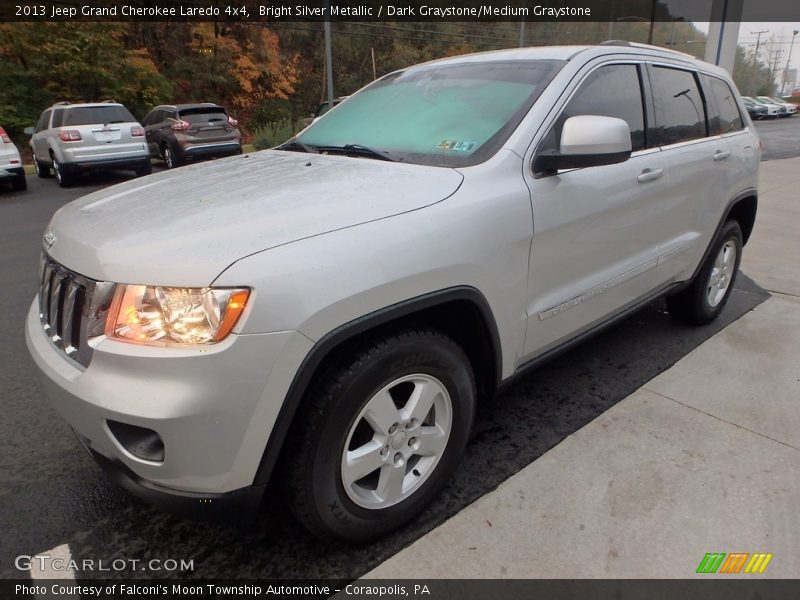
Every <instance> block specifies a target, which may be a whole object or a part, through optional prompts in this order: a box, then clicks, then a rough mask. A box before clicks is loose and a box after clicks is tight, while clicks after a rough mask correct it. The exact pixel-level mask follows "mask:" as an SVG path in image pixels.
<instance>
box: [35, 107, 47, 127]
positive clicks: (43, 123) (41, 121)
mask: <svg viewBox="0 0 800 600" xmlns="http://www.w3.org/2000/svg"><path fill="white" fill-rule="evenodd" d="M49 122H50V111H49V110H46V111H44V112H43V113H42V116H41V117H39V122H38V123H37V124H36V131H44V130H45V129H47V124H48V123H49Z"/></svg>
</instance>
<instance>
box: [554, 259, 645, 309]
mask: <svg viewBox="0 0 800 600" xmlns="http://www.w3.org/2000/svg"><path fill="white" fill-rule="evenodd" d="M657 264H658V258H654V259H652V260H649V261H647V262H646V263H644V264H642V265H639V266H638V267H635V268H633V269H631V270H630V271H626V272H625V273H623V274H622V275H617V276H616V277H614V278H613V279H609V280H608V281H606V282H605V283H602V284H600V285H598V286H596V287H593V288H591V289H589V290H586V291H585V292H583V293H582V294H580V295H579V296H575V297H574V298H571V299H569V300H567V301H566V302H562V303H561V304H557V305H556V306H553V307H552V308H548V309H547V310H543V311H540V312H539V313H538V315H539V320H540V321H544V320H545V319H549V318H550V317H554V316H556V315H558V314H561V313H562V312H564V311H565V310H569V309H570V308H573V307H575V306H578V305H579V304H582V303H583V302H586V301H587V300H591V299H592V298H594V297H595V296H599V295H600V294H603V293H604V292H607V291H608V290H610V289H612V288H615V287H617V286H618V285H621V284H623V283H625V282H626V281H629V280H631V279H633V278H634V277H636V276H638V275H641V274H642V273H644V272H646V271H649V270H650V269H652V268H654V267H655V266H656V265H657Z"/></svg>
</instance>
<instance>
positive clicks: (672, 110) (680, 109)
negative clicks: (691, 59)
mask: <svg viewBox="0 0 800 600" xmlns="http://www.w3.org/2000/svg"><path fill="white" fill-rule="evenodd" d="M652 74H653V76H652V84H653V104H654V106H655V117H656V129H657V132H658V137H659V145H661V146H667V145H669V144H677V143H679V142H686V141H689V140H696V139H699V138H703V137H706V116H705V107H704V106H703V98H702V96H701V95H700V89H699V88H698V86H697V80H696V79H695V76H694V73H692V72H690V71H684V70H681V69H671V68H669V67H653V71H652Z"/></svg>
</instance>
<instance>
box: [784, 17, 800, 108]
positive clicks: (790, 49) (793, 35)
mask: <svg viewBox="0 0 800 600" xmlns="http://www.w3.org/2000/svg"><path fill="white" fill-rule="evenodd" d="M798 33H800V30H798V29H795V30H794V32H792V43H791V44H790V45H789V58H787V59H786V68H785V69H784V70H783V83H782V84H781V96H785V95H786V83H787V80H788V79H789V65H790V64H791V62H792V50H793V49H794V38H796V37H797V34H798ZM789 91H790V92H791V91H792V90H789Z"/></svg>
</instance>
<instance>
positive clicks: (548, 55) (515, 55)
mask: <svg viewBox="0 0 800 600" xmlns="http://www.w3.org/2000/svg"><path fill="white" fill-rule="evenodd" d="M608 54H614V55H620V54H622V55H624V54H629V55H635V56H642V55H648V56H650V57H653V58H664V59H669V60H677V61H681V62H684V63H687V64H691V65H693V66H694V67H697V68H700V67H702V68H703V69H705V70H708V71H712V72H720V73H721V72H722V70H721V69H720V68H719V67H717V66H716V65H712V64H711V63H706V62H703V61H701V60H699V59H697V58H695V57H694V56H692V55H690V54H685V53H683V52H677V51H675V50H670V49H667V48H661V47H659V46H650V45H647V44H638V43H635V42H625V41H620V40H611V41H609V42H606V43H603V44H598V45H594V46H535V47H528V48H510V49H507V50H493V51H489V52H478V53H474V54H465V55H461V56H452V57H449V58H442V59H438V60H433V61H430V62H427V63H422V65H416V66H423V65H445V64H456V63H467V62H476V63H477V62H489V61H498V60H565V61H567V60H572V59H573V58H575V57H577V56H578V55H585V56H586V58H593V57H599V56H604V55H608Z"/></svg>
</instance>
